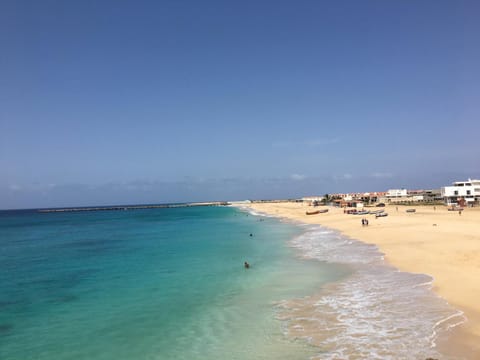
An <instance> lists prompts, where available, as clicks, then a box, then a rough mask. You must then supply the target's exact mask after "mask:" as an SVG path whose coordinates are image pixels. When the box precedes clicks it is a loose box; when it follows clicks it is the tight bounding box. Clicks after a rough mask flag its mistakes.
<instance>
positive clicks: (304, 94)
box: [0, 0, 480, 209]
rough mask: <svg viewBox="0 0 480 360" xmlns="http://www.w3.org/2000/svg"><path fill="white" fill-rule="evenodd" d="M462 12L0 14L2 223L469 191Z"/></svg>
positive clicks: (472, 100) (261, 8)
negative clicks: (231, 203) (34, 216)
mask: <svg viewBox="0 0 480 360" xmlns="http://www.w3.org/2000/svg"><path fill="white" fill-rule="evenodd" d="M479 18H480V2H478V1H453V0H452V1H441V0H440V1H439V0H433V1H428V0H422V1H413V0H402V1H380V0H375V1H368V0H364V1H357V0H354V1H345V0H340V1H308V0H305V1H298V0H297V1H282V0H275V1H273V0H272V1H271V0H265V1H261V0H255V1H250V0H242V1H226V0H222V1H211V0H204V1H182V0H174V1H165V0H163V1H161V0H159V1H145V0H144V1H139V0H136V1H122V0H116V1H109V0H105V1H86V0H84V1H63V0H59V1H51V0H43V1H23V0H0V209H13V208H37V207H63V206H87V205H107V204H111V205H113V204H136V203H167V202H188V201H210V200H211V201H213V200H242V199H253V198H255V199H271V198H292V197H301V196H307V195H322V194H325V193H333V192H366V191H385V190H387V189H391V188H409V189H422V188H423V189H430V188H439V187H440V186H446V185H449V184H450V183H451V182H453V181H457V180H466V179H467V178H468V177H471V178H480V138H479V135H480V72H479V66H480V65H479V64H480V46H479V39H480V22H479V21H478V19H479Z"/></svg>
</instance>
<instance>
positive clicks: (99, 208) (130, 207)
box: [38, 201, 229, 213]
mask: <svg viewBox="0 0 480 360" xmlns="http://www.w3.org/2000/svg"><path fill="white" fill-rule="evenodd" d="M227 205H229V203H228V202H224V201H214V202H199V203H187V204H158V205H123V206H122V205H116V206H96V207H72V208H56V209H39V210H38V212H40V213H56V212H79V211H120V210H141V209H165V208H184V207H194V206H227Z"/></svg>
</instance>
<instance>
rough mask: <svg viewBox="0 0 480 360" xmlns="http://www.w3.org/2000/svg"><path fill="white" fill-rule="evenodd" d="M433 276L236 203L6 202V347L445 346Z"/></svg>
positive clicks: (311, 349) (210, 350)
mask: <svg viewBox="0 0 480 360" xmlns="http://www.w3.org/2000/svg"><path fill="white" fill-rule="evenodd" d="M244 261H248V262H249V263H250V265H251V267H250V268H249V269H245V268H244V266H243V264H244ZM431 282H432V279H431V278H429V277H428V276H426V275H419V274H408V273H403V272H399V271H397V270H396V269H394V268H391V267H389V266H388V265H386V264H385V263H384V261H383V257H382V254H380V253H379V252H378V250H377V249H376V248H375V247H373V246H370V245H366V244H363V243H361V242H358V241H355V240H352V239H348V238H345V237H342V236H341V235H340V234H338V233H336V232H334V231H332V230H329V229H325V228H323V227H321V226H305V225H301V224H295V223H288V222H283V221H279V220H278V219H275V218H271V217H266V216H262V215H261V214H255V213H252V212H248V211H247V210H245V209H239V208H233V207H187V208H165V209H144V210H129V211H98V212H78V213H39V212H36V211H33V210H32V211H4V212H0V359H3V360H27V359H36V360H43V359H116V360H122V359H149V360H150V359H151V360H154V359H214V360H215V359H253V360H255V359H293V360H295V359H349V358H350V359H361V358H369V359H410V358H411V359H421V358H422V357H424V358H426V357H429V356H430V357H441V356H442V354H441V353H439V352H438V350H437V349H436V347H435V344H436V340H437V338H438V336H441V335H442V334H443V335H444V334H447V333H448V331H449V330H450V329H451V328H452V327H454V326H456V325H457V324H458V323H460V322H462V321H463V320H464V319H463V315H462V314H461V313H460V312H458V311H457V310H455V309H453V308H451V307H450V306H449V305H448V304H447V303H446V302H445V301H444V300H443V299H441V298H439V297H437V296H436V295H434V294H433V293H432V291H431V289H430V287H431ZM442 358H444V357H442Z"/></svg>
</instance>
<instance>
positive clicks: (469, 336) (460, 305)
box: [248, 202, 480, 359]
mask: <svg viewBox="0 0 480 360" xmlns="http://www.w3.org/2000/svg"><path fill="white" fill-rule="evenodd" d="M248 206H249V207H250V208H251V209H252V210H254V211H257V212H263V213H267V214H270V215H275V216H278V217H282V218H287V219H291V220H295V221H300V222H303V223H309V224H320V225H324V226H326V227H329V228H332V229H336V230H338V231H340V232H341V233H343V234H345V235H347V236H349V237H351V238H354V239H358V240H361V241H363V242H365V243H369V244H375V245H377V246H378V248H379V249H380V251H382V252H383V253H384V254H385V259H386V261H387V262H389V263H390V264H392V265H393V266H395V267H396V268H398V269H400V270H403V271H407V272H412V273H422V274H428V275H430V276H432V277H433V278H434V283H433V290H434V291H436V292H437V293H438V294H439V295H440V296H442V297H443V298H445V299H446V300H447V301H448V302H449V303H450V304H451V305H452V306H454V307H455V308H457V309H460V310H462V311H463V312H464V313H465V315H466V317H467V319H468V321H467V322H466V323H465V324H463V325H461V326H459V327H457V328H456V329H455V331H453V332H452V334H451V336H450V338H449V339H448V341H447V343H446V344H445V343H444V345H443V346H441V347H442V348H443V349H442V350H443V351H445V352H446V353H450V354H452V355H455V354H456V355H459V354H461V355H462V356H465V357H466V358H471V359H476V358H480V301H479V300H480V208H469V209H465V210H464V211H463V212H462V213H461V214H459V213H458V212H453V211H448V210H447V207H445V206H436V207H435V208H434V207H433V206H417V207H414V206H398V207H397V206H387V207H385V208H384V210H385V211H386V212H387V213H388V214H389V215H388V216H387V217H382V218H375V216H374V215H349V214H345V213H344V211H343V209H341V208H331V207H328V209H329V211H328V213H324V214H316V215H306V214H305V212H306V211H307V210H312V207H310V206H307V204H304V203H293V202H292V203H254V204H249V205H248ZM323 208H326V207H318V209H323ZM409 208H415V209H416V212H415V213H407V212H406V209H409ZM369 209H371V210H378V209H380V208H369ZM362 217H363V218H367V219H368V220H369V225H368V226H362V224H361V219H362Z"/></svg>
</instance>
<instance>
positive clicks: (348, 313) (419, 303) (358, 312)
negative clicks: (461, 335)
mask: <svg viewBox="0 0 480 360" xmlns="http://www.w3.org/2000/svg"><path fill="white" fill-rule="evenodd" d="M290 246H292V247H294V248H297V249H298V250H299V252H300V255H301V256H302V257H304V258H305V259H315V260H318V261H324V262H329V263H341V264H346V265H348V266H350V267H351V268H352V270H353V274H352V275H351V276H349V277H347V278H346V279H344V280H342V281H339V282H337V283H333V284H330V285H328V286H326V287H324V288H323V289H321V291H320V292H319V293H317V294H314V295H312V296H309V297H305V298H299V299H294V300H289V301H282V302H280V303H279V304H278V309H279V311H278V318H279V319H280V320H282V321H284V322H285V333H286V334H287V335H288V336H289V337H291V338H294V339H297V338H301V339H304V340H306V341H308V342H309V343H310V344H312V345H315V346H317V347H319V348H320V351H321V355H319V357H318V359H320V358H321V359H346V358H350V357H354V358H359V357H360V358H369V359H398V358H427V357H441V358H442V359H445V358H446V357H445V356H444V355H442V354H440V353H439V351H438V350H437V347H436V341H437V339H438V337H439V336H440V335H445V334H446V333H447V332H448V331H449V330H451V329H452V328H453V327H456V326H457V325H460V324H462V323H463V322H465V321H466V319H465V317H464V315H463V312H461V311H459V310H456V309H454V308H453V307H451V306H450V305H449V304H448V303H447V302H446V301H445V300H444V299H442V298H441V297H439V296H438V295H436V294H435V293H434V292H433V291H431V284H432V281H433V278H432V277H430V276H428V275H424V274H412V273H407V272H402V271H399V270H397V269H395V268H394V267H392V266H390V265H388V264H386V263H385V261H384V259H383V254H382V253H381V252H380V251H379V250H378V248H377V247H376V246H375V245H369V244H365V243H363V242H360V241H356V240H353V239H349V238H347V237H345V236H343V235H341V234H340V233H338V232H336V231H333V230H330V229H327V228H325V227H322V226H318V225H313V226H308V227H307V229H306V232H305V233H304V234H302V235H301V236H298V237H296V238H294V239H292V240H291V242H290Z"/></svg>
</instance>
